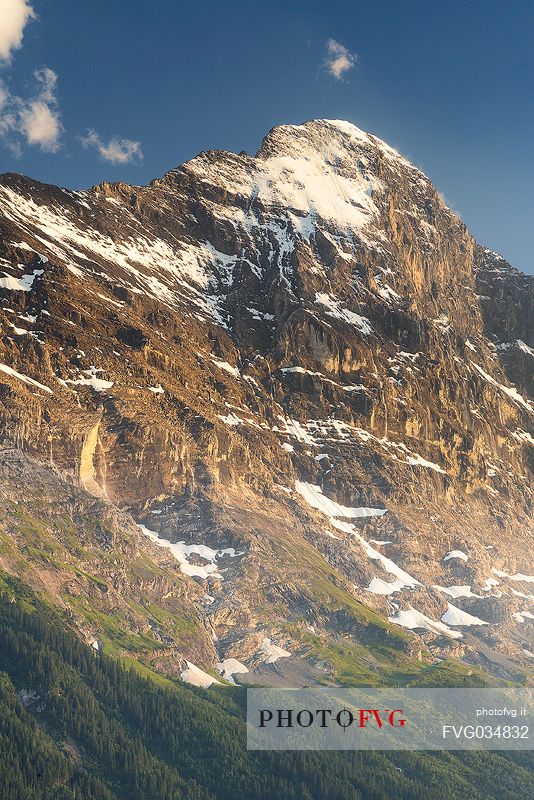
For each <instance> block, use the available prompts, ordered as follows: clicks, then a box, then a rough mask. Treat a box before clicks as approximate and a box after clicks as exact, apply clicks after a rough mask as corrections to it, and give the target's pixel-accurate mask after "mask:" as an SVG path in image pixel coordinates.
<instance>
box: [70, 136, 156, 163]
mask: <svg viewBox="0 0 534 800" xmlns="http://www.w3.org/2000/svg"><path fill="white" fill-rule="evenodd" d="M80 141H81V143H82V147H85V148H88V147H96V149H97V150H98V152H99V154H100V157H101V158H102V159H103V160H104V161H111V163H112V164H130V163H131V162H132V161H142V159H143V152H142V150H141V143H140V142H134V141H132V139H122V138H121V137H120V136H112V138H111V139H110V140H109V142H108V143H107V144H105V143H104V142H103V140H102V137H101V136H99V134H98V133H97V132H96V131H93V130H88V131H87V134H86V135H85V136H82V137H81V139H80Z"/></svg>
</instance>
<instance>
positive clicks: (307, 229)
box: [0, 120, 533, 664]
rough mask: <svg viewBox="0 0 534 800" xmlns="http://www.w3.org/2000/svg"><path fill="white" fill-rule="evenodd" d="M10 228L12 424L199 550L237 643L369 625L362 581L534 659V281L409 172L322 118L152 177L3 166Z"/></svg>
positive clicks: (429, 631)
mask: <svg viewBox="0 0 534 800" xmlns="http://www.w3.org/2000/svg"><path fill="white" fill-rule="evenodd" d="M0 239H1V243H0V267H1V269H2V276H1V277H0V287H1V288H0V291H1V292H2V296H3V300H4V302H3V303H2V305H3V310H2V312H1V318H0V319H1V326H2V342H1V348H2V350H1V354H0V362H1V364H0V369H1V370H2V372H0V379H1V383H0V391H1V393H2V408H1V410H0V430H1V434H2V439H3V441H4V442H6V443H8V444H9V445H10V446H16V447H18V448H20V449H22V450H24V451H26V452H27V453H28V454H30V455H31V456H33V457H36V458H38V459H41V460H43V461H45V460H46V461H47V462H48V463H49V464H51V465H52V466H53V468H54V469H56V470H58V471H59V472H60V473H61V475H62V476H63V478H64V479H65V480H70V481H72V482H74V483H76V484H78V485H79V486H81V487H82V488H84V489H85V490H86V491H88V492H90V493H92V494H94V495H100V496H101V497H104V498H107V500H108V501H110V502H112V503H114V504H116V505H117V506H119V507H120V508H123V509H127V510H129V511H131V512H132V513H133V514H134V515H135V516H136V518H137V519H138V520H139V521H141V522H143V523H144V525H145V527H146V528H147V529H148V530H149V531H153V532H155V533H153V534H152V535H153V536H156V537H157V534H159V535H160V537H163V539H164V540H166V541H168V542H171V543H173V542H180V541H182V542H185V546H186V548H187V547H188V546H196V548H197V549H196V550H194V549H193V550H192V551H187V552H185V551H184V552H182V551H180V553H179V555H180V557H181V558H182V559H183V561H182V562H181V563H182V567H183V569H184V571H186V574H187V572H188V571H189V572H191V565H193V567H194V566H196V567H197V568H198V569H199V570H200V572H202V569H204V568H205V567H206V564H207V565H208V566H209V565H210V564H211V565H212V567H213V569H211V567H210V568H209V570H208V574H209V576H210V577H209V582H210V587H214V588H213V592H212V591H211V588H210V590H209V591H208V592H207V594H208V595H209V597H210V598H213V599H212V600H211V601H210V604H209V605H208V606H207V607H206V615H205V616H206V619H208V621H209V624H210V625H212V626H213V631H214V634H215V635H216V636H217V637H219V639H220V640H221V645H220V651H219V652H218V655H219V657H221V658H222V657H224V656H226V655H227V654H228V653H230V654H231V655H232V656H235V657H237V658H242V657H243V658H245V657H250V655H251V653H250V651H251V648H252V650H253V651H254V652H256V651H257V644H258V641H259V640H258V636H259V638H260V639H262V637H263V633H262V634H261V636H260V635H259V634H258V630H259V629H261V630H262V631H263V628H262V627H261V626H262V624H263V623H264V622H265V621H266V620H268V621H269V625H271V628H270V629H268V630H266V631H265V637H263V638H269V636H268V634H269V632H272V631H274V632H275V634H277V635H278V637H279V640H278V643H279V645H280V646H281V647H284V646H287V647H288V648H289V649H290V650H292V651H296V650H299V652H301V651H302V652H307V651H306V647H305V645H304V644H303V642H304V639H305V635H304V634H303V629H302V628H301V627H300V628H299V625H301V622H302V620H305V621H306V622H305V624H306V625H311V626H312V627H313V628H314V630H318V631H319V632H320V631H321V630H324V631H328V632H329V633H330V634H332V633H334V634H336V635H341V634H342V633H343V634H345V633H347V634H350V635H352V636H353V637H356V638H357V637H358V635H362V634H361V630H360V631H359V632H358V630H356V631H355V630H354V629H352V630H351V625H352V626H353V628H354V618H353V617H351V618H350V620H351V621H350V624H349V623H347V620H344V618H343V613H341V612H342V608H341V606H340V607H339V608H335V609H332V608H330V606H331V605H332V602H334V601H333V600H332V596H331V595H333V596H335V594H336V590H335V589H334V588H333V587H335V586H336V585H337V583H336V582H340V583H339V585H340V586H341V587H342V591H343V593H344V597H345V598H349V599H348V600H346V599H345V600H344V602H348V603H349V605H350V603H351V602H352V601H353V600H354V601H355V600H356V599H357V600H360V601H361V602H363V603H365V604H366V605H369V606H371V607H373V608H375V609H376V610H377V611H378V612H380V613H381V614H382V615H383V616H389V617H390V618H391V619H392V620H394V621H395V622H398V623H399V624H401V625H403V626H404V627H413V628H414V629H417V630H423V631H424V630H426V633H424V636H425V637H426V638H427V639H428V640H429V642H430V646H431V649H434V650H435V652H436V653H437V652H448V651H450V648H451V647H457V646H458V644H457V639H456V638H455V636H454V634H455V633H458V634H460V633H462V632H463V634H462V640H463V641H462V642H461V645H462V652H463V653H464V656H465V657H466V658H467V659H471V660H472V661H483V662H484V663H486V662H487V660H488V658H489V659H490V661H491V656H490V655H488V652H489V653H492V652H494V651H495V652H496V651H498V650H500V651H501V654H502V653H504V654H508V655H512V656H514V657H515V658H516V659H517V660H518V663H523V664H526V663H527V662H528V659H529V658H530V656H529V655H528V654H526V653H525V652H524V651H528V652H531V650H532V646H531V645H529V635H528V627H529V625H530V622H529V619H530V618H529V617H528V616H527V617H524V613H525V611H526V612H527V614H529V613H530V612H529V611H528V608H527V607H528V604H529V603H530V602H531V600H532V594H531V592H532V581H533V579H532V577H531V573H532V569H531V567H530V568H529V564H530V565H531V564H532V539H531V522H530V520H531V505H530V503H531V495H530V488H529V478H528V470H529V463H530V462H529V451H528V447H529V443H530V444H531V443H532V439H531V433H530V432H529V431H530V430H531V428H529V424H530V420H531V418H532V417H531V414H532V407H531V405H530V402H529V400H528V396H529V393H530V392H531V389H532V383H531V381H532V369H531V362H532V345H533V341H532V326H531V314H532V303H531V298H532V280H531V279H529V278H527V277H526V276H523V275H521V273H519V272H517V271H516V270H514V269H513V268H511V267H509V265H507V264H506V262H504V261H503V260H502V259H500V257H499V256H496V255H495V254H492V253H490V252H489V251H487V250H486V249H484V248H482V247H481V246H479V245H478V244H477V243H476V242H475V241H474V240H473V238H472V237H471V235H470V234H469V232H468V230H467V228H466V226H465V225H464V224H463V222H462V221H461V220H460V219H459V218H458V217H457V215H456V214H455V213H454V212H453V211H451V210H450V209H449V208H447V206H446V205H445V204H444V202H443V200H442V199H441V197H440V195H439V194H438V193H437V191H436V189H435V188H434V187H433V186H432V184H431V182H430V181H429V180H428V178H426V176H424V175H423V174H422V173H421V172H420V171H419V170H418V169H416V168H415V167H414V166H413V165H412V164H410V163H409V162H408V161H406V160H405V159H404V158H402V157H401V156H400V155H399V154H398V153H396V152H395V151H394V150H392V149H391V148H389V147H388V146H387V145H386V144H385V143H383V142H381V141H380V140H378V139H376V137H373V136H370V135H368V134H365V133H363V132H362V131H360V130H359V129H358V128H356V127H355V126H353V125H350V124H349V123H345V122H339V121H333V122H332V121H326V120H317V121H313V122H309V123H305V124H304V125H298V126H297V125H295V126H292V125H287V126H280V127H278V128H275V129H273V130H272V131H271V132H270V133H269V134H268V136H267V137H266V138H265V140H264V142H263V144H262V147H261V149H260V151H259V152H258V154H257V155H256V156H249V155H247V154H243V153H241V154H239V155H236V154H233V153H226V152H223V151H209V152H207V153H202V154H201V155H199V156H198V157H196V158H194V159H192V160H191V161H189V162H187V163H186V164H183V165H182V166H180V167H178V168H177V169H175V170H171V171H170V172H169V173H167V174H166V175H165V176H164V177H163V178H161V179H158V180H155V181H153V182H152V183H151V184H150V185H149V186H146V187H132V186H128V185H125V184H103V185H101V186H98V187H95V188H93V189H91V190H89V191H85V192H72V191H67V190H62V189H58V188H57V187H51V186H46V185H43V184H39V183H37V182H35V181H32V180H30V179H28V178H24V177H22V176H19V175H4V176H2V178H1V179H0ZM529 298H530V300H529ZM511 381H513V382H515V383H516V384H517V387H515V386H514V385H512V384H511ZM310 487H311V488H310ZM314 487H320V488H314ZM334 502H335V503H336V504H337V505H334ZM381 512H385V513H381ZM201 545H202V546H205V545H209V547H210V548H211V549H212V550H217V551H218V550H234V551H236V552H239V553H241V555H240V556H237V557H234V556H232V555H229V556H227V557H226V561H225V562H224V563H225V566H224V570H223V573H222V577H223V580H222V581H220V580H219V579H218V578H217V577H216V575H217V574H218V569H217V568H216V565H217V563H218V557H215V556H213V555H212V556H210V558H208V559H206V558H205V556H206V551H205V552H204V557H203V556H202V548H201V547H200V546H201ZM375 545H376V546H375ZM150 546H151V545H150V543H149V542H148V540H147V547H150ZM199 547H200V550H199ZM455 551H456V552H460V553H461V556H452V557H450V558H447V553H450V552H455ZM280 553H284V557H283V558H280ZM303 554H304V555H303ZM208 555H209V554H208ZM234 558H235V560H234ZM198 559H200V561H198ZM315 559H317V561H315ZM330 570H335V576H336V577H335V578H334V575H333V573H331V572H330ZM495 570H497V573H496V572H495ZM193 571H195V570H193ZM406 576H407V577H406ZM518 576H519V577H518ZM192 579H197V580H203V579H204V578H203V577H202V575H196V576H193V578H192ZM205 579H206V580H208V577H206V578H205ZM332 581H333V582H332ZM488 581H489V582H488ZM325 582H326V583H325ZM497 584H498V588H497ZM310 585H312V587H313V591H312V590H310V589H309V586H310ZM436 586H438V587H440V588H435V587H436ZM443 587H445V589H447V588H450V591H452V594H450V592H449V594H447V592H445V591H444V590H443ZM208 588H209V587H208ZM462 588H463V592H462V591H460V589H462ZM329 593H330V594H329ZM448 600H451V601H452V604H453V605H454V606H455V607H456V606H458V607H459V608H460V611H459V612H458V613H457V612H456V611H454V609H453V610H452V611H451V609H450V608H449V604H448ZM334 605H335V603H334ZM341 605H343V604H341ZM266 608H268V609H269V611H268V612H267V611H266ZM277 608H278V609H283V610H281V611H278V612H277V611H275V610H274V609H277ZM334 612H335V613H334ZM462 614H463V615H464V616H463V618H462ZM465 614H471V615H472V616H475V617H476V618H478V619H479V620H482V621H484V622H487V623H489V624H488V625H484V626H483V625H478V626H476V625H475V624H474V623H472V622H471V623H470V622H468V618H467V617H466V616H465ZM517 614H519V615H520V616H521V615H523V617H522V619H523V622H521V621H520V620H519V619H518V617H517ZM288 615H289V618H290V619H291V620H294V621H295V625H296V627H293V628H292V631H291V632H288V630H287V629H286V628H284V627H283V626H282V625H281V623H282V622H283V620H286V619H287V618H288ZM421 615H423V616H421ZM513 615H516V616H515V617H514V616H513ZM442 618H444V619H445V620H447V619H449V620H452V622H450V623H447V622H446V621H445V622H439V621H440V620H442ZM462 619H463V623H464V624H462ZM525 620H526V621H525ZM297 621H298V624H297ZM435 622H438V623H439V624H438V625H437V626H436V625H435V624H434V623H435ZM440 626H441V627H440ZM356 628H358V626H356ZM473 631H476V637H475V636H474V634H473ZM451 632H452V633H451ZM464 634H465V636H464ZM306 635H309V634H306ZM314 635H315V634H314ZM440 637H441V638H440ZM251 642H252V643H253V644H251ZM455 642H456V644H455ZM302 648H304V650H303V649H302ZM529 648H530V649H529ZM264 650H265V653H264V655H265V659H264V660H268V659H269V655H268V652H269V647H268V646H266V648H264ZM261 652H263V651H261ZM482 652H484V655H482ZM310 657H311V656H310ZM277 663H278V661H277ZM287 663H289V659H288V662H287Z"/></svg>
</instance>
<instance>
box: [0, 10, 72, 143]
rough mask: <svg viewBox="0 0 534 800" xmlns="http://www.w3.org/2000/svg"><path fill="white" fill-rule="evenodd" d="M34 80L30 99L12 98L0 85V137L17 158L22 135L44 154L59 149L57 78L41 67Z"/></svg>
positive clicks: (50, 71)
mask: <svg viewBox="0 0 534 800" xmlns="http://www.w3.org/2000/svg"><path fill="white" fill-rule="evenodd" d="M0 2H2V0H0ZM34 78H35V82H36V87H35V93H34V96H33V97H32V98H30V99H24V98H22V97H17V96H16V95H11V94H9V92H8V90H7V88H6V87H5V86H4V85H3V84H2V85H0V111H1V115H0V137H1V138H2V139H3V140H4V143H5V144H7V146H8V147H9V148H10V150H11V151H12V152H13V153H15V154H16V155H20V152H21V144H20V137H21V136H22V137H23V138H24V140H25V141H26V143H27V144H29V145H37V146H38V147H40V148H41V150H43V151H45V152H47V153H56V152H57V151H58V150H59V148H60V139H61V133H62V131H63V126H62V125H61V121H60V118H59V111H58V108H57V97H56V84H57V75H56V73H55V72H54V71H53V70H51V69H49V68H48V67H43V68H42V69H38V70H36V71H35V72H34Z"/></svg>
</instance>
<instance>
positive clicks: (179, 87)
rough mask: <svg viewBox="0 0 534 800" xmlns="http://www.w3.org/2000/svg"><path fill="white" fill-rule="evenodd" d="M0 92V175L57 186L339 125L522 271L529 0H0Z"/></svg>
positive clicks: (532, 163)
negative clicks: (431, 186)
mask: <svg viewBox="0 0 534 800" xmlns="http://www.w3.org/2000/svg"><path fill="white" fill-rule="evenodd" d="M30 8H33V12H34V13H33V15H32V13H31V10H30ZM20 33H22V34H23V38H22V39H21V38H20ZM329 40H331V41H332V42H334V43H337V44H331V45H330V49H329V47H328V42H329ZM19 45H20V46H19ZM339 48H344V49H339ZM327 59H330V61H329V65H330V66H329V67H328V63H327V61H326V60H327ZM0 87H1V88H0V106H1V108H0V172H4V171H17V172H23V173H26V174H28V175H31V176H33V177H35V178H38V179H40V180H44V181H48V182H51V183H56V184H59V185H62V186H68V187H75V188H79V187H86V186H90V185H92V184H94V183H98V182H100V181H102V180H104V179H105V180H123V181H128V182H131V183H146V182H148V181H149V180H151V179H152V178H154V177H157V176H159V175H162V174H163V173H164V172H165V171H166V170H168V169H171V168H172V167H174V166H176V165H177V164H179V163H181V162H182V161H184V160H186V159H187V158H190V157H191V156H193V155H195V154H196V153H197V152H199V151H200V150H203V149H207V148H220V149H230V150H234V151H239V150H247V151H248V152H255V151H256V150H257V148H258V146H259V144H260V142H261V139H262V137H263V135H264V134H265V133H266V132H267V131H268V130H269V129H270V128H271V127H272V126H273V125H276V124H278V123H284V122H301V121H304V120H306V119H311V118H317V117H327V118H337V119H348V120H350V121H351V122H354V123H355V124H357V125H358V126H359V127H361V128H364V129H365V130H368V131H371V132H373V133H376V134H377V135H378V136H380V137H381V138H383V139H385V140H386V141H387V142H389V144H391V145H393V146H394V147H396V148H397V149H398V150H399V151H400V152H402V153H403V155H405V156H407V157H408V158H410V159H411V160H412V161H414V162H415V163H416V164H417V165H418V166H420V167H421V168H422V169H423V170H424V171H425V172H426V174H427V175H429V177H430V178H431V179H432V180H433V181H434V183H435V184H436V185H437V187H438V189H440V190H441V191H442V192H443V193H444V195H445V197H446V199H447V201H448V203H449V205H451V206H452V207H453V208H455V209H456V210H457V211H458V213H459V214H460V215H461V216H462V218H463V219H464V221H465V222H466V224H467V225H468V226H469V228H470V230H471V231H472V232H473V234H474V235H475V236H476V238H477V239H478V240H479V241H480V242H482V243H484V244H486V245H488V246H490V247H492V248H494V249H496V250H498V251H499V252H501V253H502V254H503V255H504V256H505V257H506V258H507V259H508V260H509V261H511V263H513V264H514V265H515V266H517V267H519V268H520V269H523V270H525V271H528V272H534V224H533V220H534V199H533V188H532V187H533V186H534V158H533V148H534V3H532V2H531V0H513V2H505V1H504V0H503V2H496V0H462V2H460V1H459V0H446V2H442V1H441V0H403V1H402V2H399V0H396V2H390V0H381V2H376V1H375V0H331V2H329V3H328V2H326V1H325V0H323V1H322V2H320V1H319V0H302V1H301V0H294V1H293V2H291V1H290V0H286V2H278V0H263V2H254V0H249V2H242V1H241V0H227V1H226V2H223V1H222V0H219V1H218V2H216V1H215V0H207V1H206V2H203V0H197V2H187V3H186V2H168V1H165V0H150V2H148V1H147V0H144V1H143V2H140V0H112V2H108V1H106V0H92V1H91V2H87V0H85V1H84V2H82V0H68V2H67V0H63V1H61V0H0Z"/></svg>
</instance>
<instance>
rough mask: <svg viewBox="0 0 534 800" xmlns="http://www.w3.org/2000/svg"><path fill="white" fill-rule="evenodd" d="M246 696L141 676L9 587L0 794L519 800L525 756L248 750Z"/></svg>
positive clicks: (0, 626)
mask: <svg viewBox="0 0 534 800" xmlns="http://www.w3.org/2000/svg"><path fill="white" fill-rule="evenodd" d="M244 715H245V690H243V689H239V688H227V687H225V688H222V689H221V688H219V689H217V690H208V691H205V690H201V689H195V688H192V687H189V686H184V685H180V684H179V683H176V684H175V683H174V682H172V681H170V680H167V679H163V678H161V677H159V676H156V675H153V676H150V675H148V676H145V675H141V674H139V672H138V671H137V670H134V669H133V668H131V667H130V668H126V667H125V666H124V665H123V664H121V663H120V662H119V661H118V660H116V659H113V658H110V657H108V656H106V655H105V654H104V653H97V652H95V651H94V650H93V649H91V648H90V647H88V646H87V645H86V644H84V643H83V642H82V641H80V639H79V638H78V637H77V636H76V634H75V633H74V631H73V630H71V629H70V627H69V624H68V622H67V620H66V619H63V618H62V617H61V615H60V613H58V612H56V611H54V610H52V609H51V608H50V607H48V606H46V605H45V604H44V603H42V602H41V601H40V600H39V599H38V598H37V597H36V596H35V595H33V594H32V593H31V592H30V591H29V590H26V589H25V588H23V587H22V586H21V585H20V584H19V583H18V582H17V583H16V584H15V581H13V591H11V590H8V591H7V592H4V593H3V594H2V595H0V798H1V800H82V799H83V800H182V799H183V800H234V798H235V797H239V796H240V797H245V798H254V800H277V799H278V798H280V800H390V799H391V798H396V800H397V799H398V800H423V798H428V797H439V798H443V800H449V799H450V800H453V799H456V798H457V799H458V800H460V798H462V799H465V798H466V797H469V798H470V800H491V799H492V798H495V799H497V798H499V800H517V798H520V797H521V798H523V797H525V798H526V797H532V796H534V772H533V771H532V763H531V756H530V754H528V753H523V754H513V755H511V754H503V753H501V754H495V753H483V752H478V753H473V754H456V755H455V754H453V753H433V754H426V753H417V752H416V753H389V754H387V755H386V754H381V753H345V752H339V753H338V752H329V753H291V752H280V753H278V752H276V753H274V752H273V753H270V752H263V753H251V752H247V750H246V745H245V722H244Z"/></svg>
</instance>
